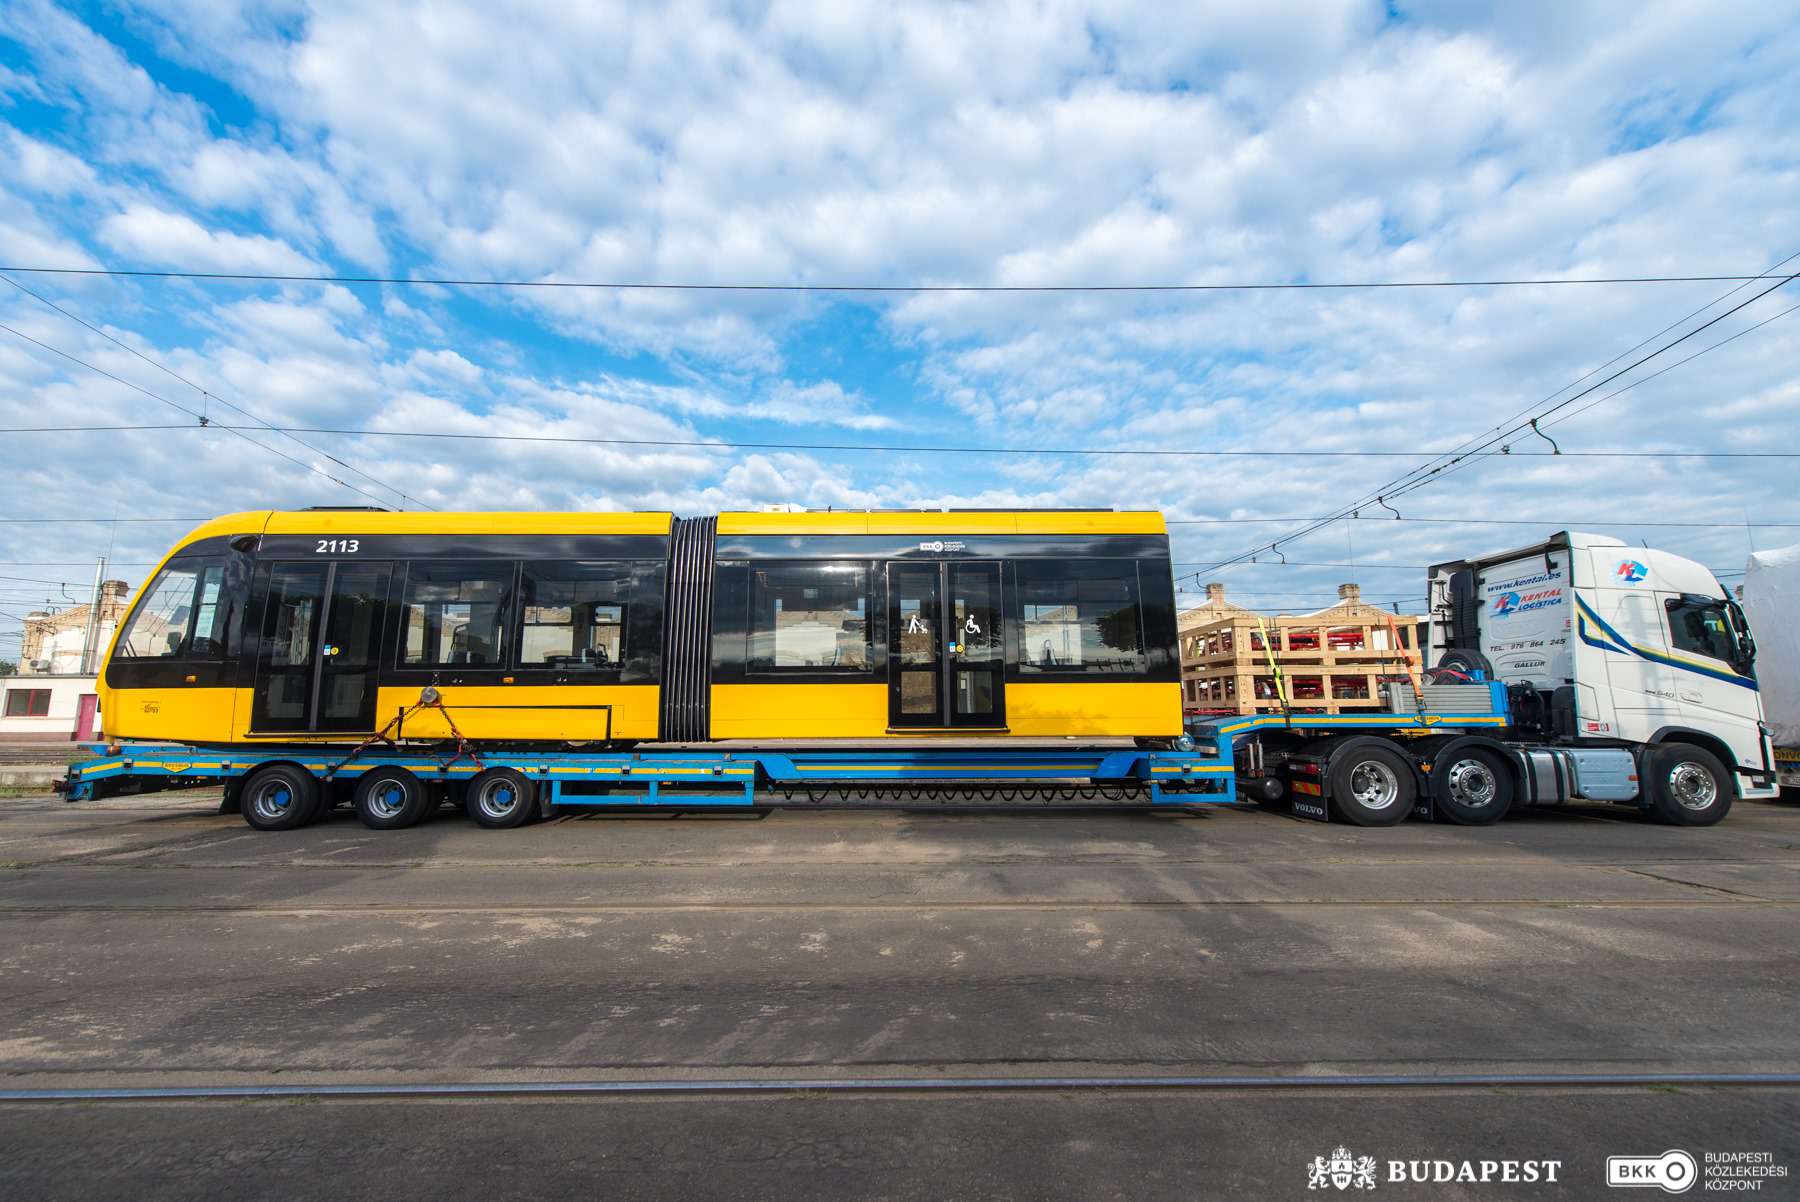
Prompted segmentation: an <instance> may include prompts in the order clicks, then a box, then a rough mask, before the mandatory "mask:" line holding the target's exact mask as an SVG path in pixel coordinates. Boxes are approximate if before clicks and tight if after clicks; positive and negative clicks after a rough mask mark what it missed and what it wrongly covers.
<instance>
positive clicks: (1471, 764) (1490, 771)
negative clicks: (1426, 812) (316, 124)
mask: <svg viewBox="0 0 1800 1202" xmlns="http://www.w3.org/2000/svg"><path fill="white" fill-rule="evenodd" d="M1431 802H1432V805H1433V807H1434V808H1435V809H1436V810H1437V812H1438V813H1440V814H1442V815H1443V816H1444V817H1446V818H1448V819H1449V820H1450V821H1452V822H1455V823H1458V824H1460V825H1462V826H1487V825H1488V824H1489V823H1492V822H1498V821H1500V820H1501V819H1502V818H1504V817H1506V811H1508V810H1509V809H1511V808H1512V803H1513V775H1512V771H1511V770H1510V769H1509V768H1508V767H1507V766H1506V762H1505V761H1504V760H1502V759H1501V758H1500V757H1499V756H1498V755H1496V754H1494V753H1493V752H1492V751H1489V750H1487V749H1485V748H1481V747H1470V748H1466V749H1464V750H1462V751H1453V752H1451V753H1450V754H1449V755H1447V756H1442V757H1439V758H1438V759H1436V760H1435V761H1434V762H1433V764H1432V767H1431Z"/></svg>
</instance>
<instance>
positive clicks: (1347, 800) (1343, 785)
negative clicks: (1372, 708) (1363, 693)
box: [1330, 743, 1418, 826]
mask: <svg viewBox="0 0 1800 1202" xmlns="http://www.w3.org/2000/svg"><path fill="white" fill-rule="evenodd" d="M1330 781H1331V804H1332V806H1333V808H1335V809H1336V810H1337V812H1338V816H1339V817H1341V818H1343V819H1344V821H1346V822H1349V823H1351V824H1352V825H1355V826H1394V825H1396V824H1398V823H1401V822H1405V821H1406V818H1407V815H1409V814H1411V813H1412V809H1413V799H1414V797H1415V796H1416V795H1417V793H1418V789H1417V787H1416V785H1415V784H1414V782H1413V770H1412V767H1411V765H1409V764H1408V763H1407V762H1406V759H1405V757H1403V756H1402V755H1401V754H1400V753H1399V752H1398V751H1396V750H1395V749H1394V748H1391V747H1384V746H1382V745H1381V744H1380V743H1363V744H1360V745H1357V746H1354V747H1349V748H1346V749H1344V750H1342V751H1339V752H1337V753H1336V754H1334V755H1333V756H1332V757H1331V769H1330Z"/></svg>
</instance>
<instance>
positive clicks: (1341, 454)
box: [0, 315, 1800, 462]
mask: <svg viewBox="0 0 1800 1202" xmlns="http://www.w3.org/2000/svg"><path fill="white" fill-rule="evenodd" d="M1778 316H1779V315H1778ZM1748 332H1749V331H1748V330H1746V331H1744V333H1748ZM1683 362H1685V360H1684V361H1683ZM1672 366H1679V364H1675V365H1672ZM1665 370H1666V369H1665ZM208 429H219V430H264V429H268V430H274V431H277V432H280V433H284V434H286V433H298V434H336V435H342V436H344V437H350V438H428V439H429V438H436V439H446V440H454V441H465V442H525V443H567V444H570V445H574V446H620V447H678V448H682V449H693V450H720V451H870V452H887V453H898V454H932V455H939V454H947V455H1095V456H1142V457H1168V458H1195V459H1215V458H1221V459H1230V458H1245V459H1295V458H1300V459H1411V458H1416V457H1417V456H1418V454H1419V452H1417V451H1392V450H1377V449H1363V448H1346V449H1343V450H1312V449H1295V448H1280V449H1264V448H1259V447H1220V448H1192V449H1188V448H1180V447H1015V446H980V445H974V446H958V445H938V446H933V445H928V444H904V443H847V442H749V441H744V440H741V439H710V438H694V439H682V438H597V437H591V436H588V435H583V434H493V433H488V432H485V431H484V432H480V433H477V432H473V431H451V430H371V429H366V428H361V427H350V426H234V425H230V424H229V423H225V422H209V423H208V424H207V425H205V426H198V425H188V424H187V423H185V422H184V423H180V424H161V423H158V424H150V425H143V424H134V425H112V426H96V425H59V426H0V434H135V433H150V432H156V431H186V430H193V431H198V430H208ZM301 445H303V446H306V445H310V444H306V443H302V444H301ZM321 453H323V452H321ZM1513 457H1514V458H1517V459H1557V458H1562V459H1800V451H1685V450H1684V451H1564V452H1561V453H1560V454H1558V455H1553V454H1551V453H1550V452H1548V451H1534V452H1514V453H1513ZM334 462H341V461H339V460H334Z"/></svg>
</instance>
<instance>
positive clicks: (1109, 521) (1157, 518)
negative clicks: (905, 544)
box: [719, 509, 1168, 536]
mask: <svg viewBox="0 0 1800 1202" xmlns="http://www.w3.org/2000/svg"><path fill="white" fill-rule="evenodd" d="M719 533H720V534H722V535H726V534H743V535H774V536H780V535H784V534H1167V533H1168V526H1167V524H1166V523H1165V522H1164V521H1163V515H1162V514H1160V513H1157V512H1155V511H1152V510H1125V511H1119V512H1115V511H1113V510H1110V509H1091V510H1088V509H1084V510H1069V511H1062V510H1058V511H1044V512H1035V511H1030V510H1020V511H1017V512H994V513H985V512H967V511H963V512H955V511H949V512H942V513H939V512H932V511H923V512H919V513H910V512H862V513H859V512H831V513H721V514H720V515H719Z"/></svg>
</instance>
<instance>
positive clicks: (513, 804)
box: [464, 768, 537, 830]
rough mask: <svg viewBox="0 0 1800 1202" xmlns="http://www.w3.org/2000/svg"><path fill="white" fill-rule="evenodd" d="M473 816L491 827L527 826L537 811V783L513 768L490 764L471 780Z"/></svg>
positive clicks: (469, 800) (468, 801) (469, 802)
mask: <svg viewBox="0 0 1800 1202" xmlns="http://www.w3.org/2000/svg"><path fill="white" fill-rule="evenodd" d="M464 805H465V806H467V808H468V811H469V817H471V818H473V819H474V820H475V821H476V822H478V823H480V824H481V825H482V826H485V827H487V828H488V829H490V830H510V829H511V828H513V827H515V826H524V825H525V824H526V823H527V822H530V821H531V819H532V816H533V815H534V814H536V813H537V786H536V785H535V784H533V783H532V781H531V778H530V777H527V776H526V775H524V774H523V773H521V772H515V771H514V770H513V769H511V768H489V769H488V770H487V771H486V772H481V773H478V774H476V777H475V779H474V780H472V781H470V782H469V791H468V793H467V794H465V798H464Z"/></svg>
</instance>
